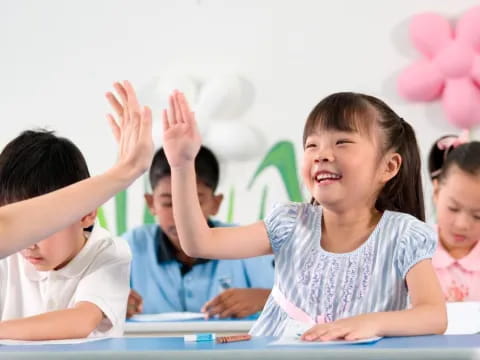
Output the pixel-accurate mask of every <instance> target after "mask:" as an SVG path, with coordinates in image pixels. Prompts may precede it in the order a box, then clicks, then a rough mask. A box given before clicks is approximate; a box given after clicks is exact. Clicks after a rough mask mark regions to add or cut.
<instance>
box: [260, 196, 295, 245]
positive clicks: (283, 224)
mask: <svg viewBox="0 0 480 360" xmlns="http://www.w3.org/2000/svg"><path fill="white" fill-rule="evenodd" d="M299 207H300V204H298V203H286V204H277V205H275V206H274V207H273V209H272V211H270V213H269V214H268V216H267V217H266V219H265V220H264V221H265V227H266V228H267V233H268V238H269V240H270V245H271V246H272V249H273V252H274V253H276V252H278V251H279V250H280V248H281V247H282V245H283V244H284V243H285V242H286V241H287V240H289V239H290V238H291V236H292V234H293V230H294V229H295V224H296V220H297V215H298V212H299Z"/></svg>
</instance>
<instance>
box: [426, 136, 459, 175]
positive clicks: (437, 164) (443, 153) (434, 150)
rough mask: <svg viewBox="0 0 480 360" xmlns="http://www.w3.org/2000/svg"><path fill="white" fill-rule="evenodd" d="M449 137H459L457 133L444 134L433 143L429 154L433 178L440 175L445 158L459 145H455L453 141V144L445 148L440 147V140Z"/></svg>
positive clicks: (430, 171)
mask: <svg viewBox="0 0 480 360" xmlns="http://www.w3.org/2000/svg"><path fill="white" fill-rule="evenodd" d="M448 138H452V139H458V136H457V135H445V136H442V137H441V138H439V139H438V140H437V141H435V143H434V144H433V145H432V147H431V149H430V152H429V154H428V172H429V173H430V178H431V179H432V180H435V179H437V178H438V177H439V176H440V174H441V172H442V168H443V165H444V163H445V160H446V159H447V156H448V154H449V153H450V152H451V151H452V150H453V149H454V148H455V147H456V146H457V145H453V143H452V145H451V146H447V147H445V148H440V147H439V146H438V143H439V142H441V141H442V140H445V139H448Z"/></svg>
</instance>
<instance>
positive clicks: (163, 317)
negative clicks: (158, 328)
mask: <svg viewBox="0 0 480 360" xmlns="http://www.w3.org/2000/svg"><path fill="white" fill-rule="evenodd" d="M199 319H205V314H204V313H194V312H167V313H160V314H137V315H133V316H132V317H131V318H130V320H132V321H143V322H155V321H185V320H199Z"/></svg>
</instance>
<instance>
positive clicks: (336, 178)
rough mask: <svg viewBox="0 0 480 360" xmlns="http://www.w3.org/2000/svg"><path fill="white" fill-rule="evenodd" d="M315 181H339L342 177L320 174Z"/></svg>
mask: <svg viewBox="0 0 480 360" xmlns="http://www.w3.org/2000/svg"><path fill="white" fill-rule="evenodd" d="M315 179H316V180H317V181H322V180H325V179H335V180H338V179H340V175H336V174H326V173H324V174H318V175H317V176H316V177H315Z"/></svg>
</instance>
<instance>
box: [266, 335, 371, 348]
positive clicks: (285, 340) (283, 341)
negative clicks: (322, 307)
mask: <svg viewBox="0 0 480 360" xmlns="http://www.w3.org/2000/svg"><path fill="white" fill-rule="evenodd" d="M380 339H381V337H378V336H375V337H371V338H367V339H362V340H352V341H348V340H334V341H303V340H300V339H299V338H297V337H281V338H280V339H278V340H277V341H274V342H272V343H270V344H268V346H325V345H353V344H369V343H374V342H377V341H378V340H380Z"/></svg>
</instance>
